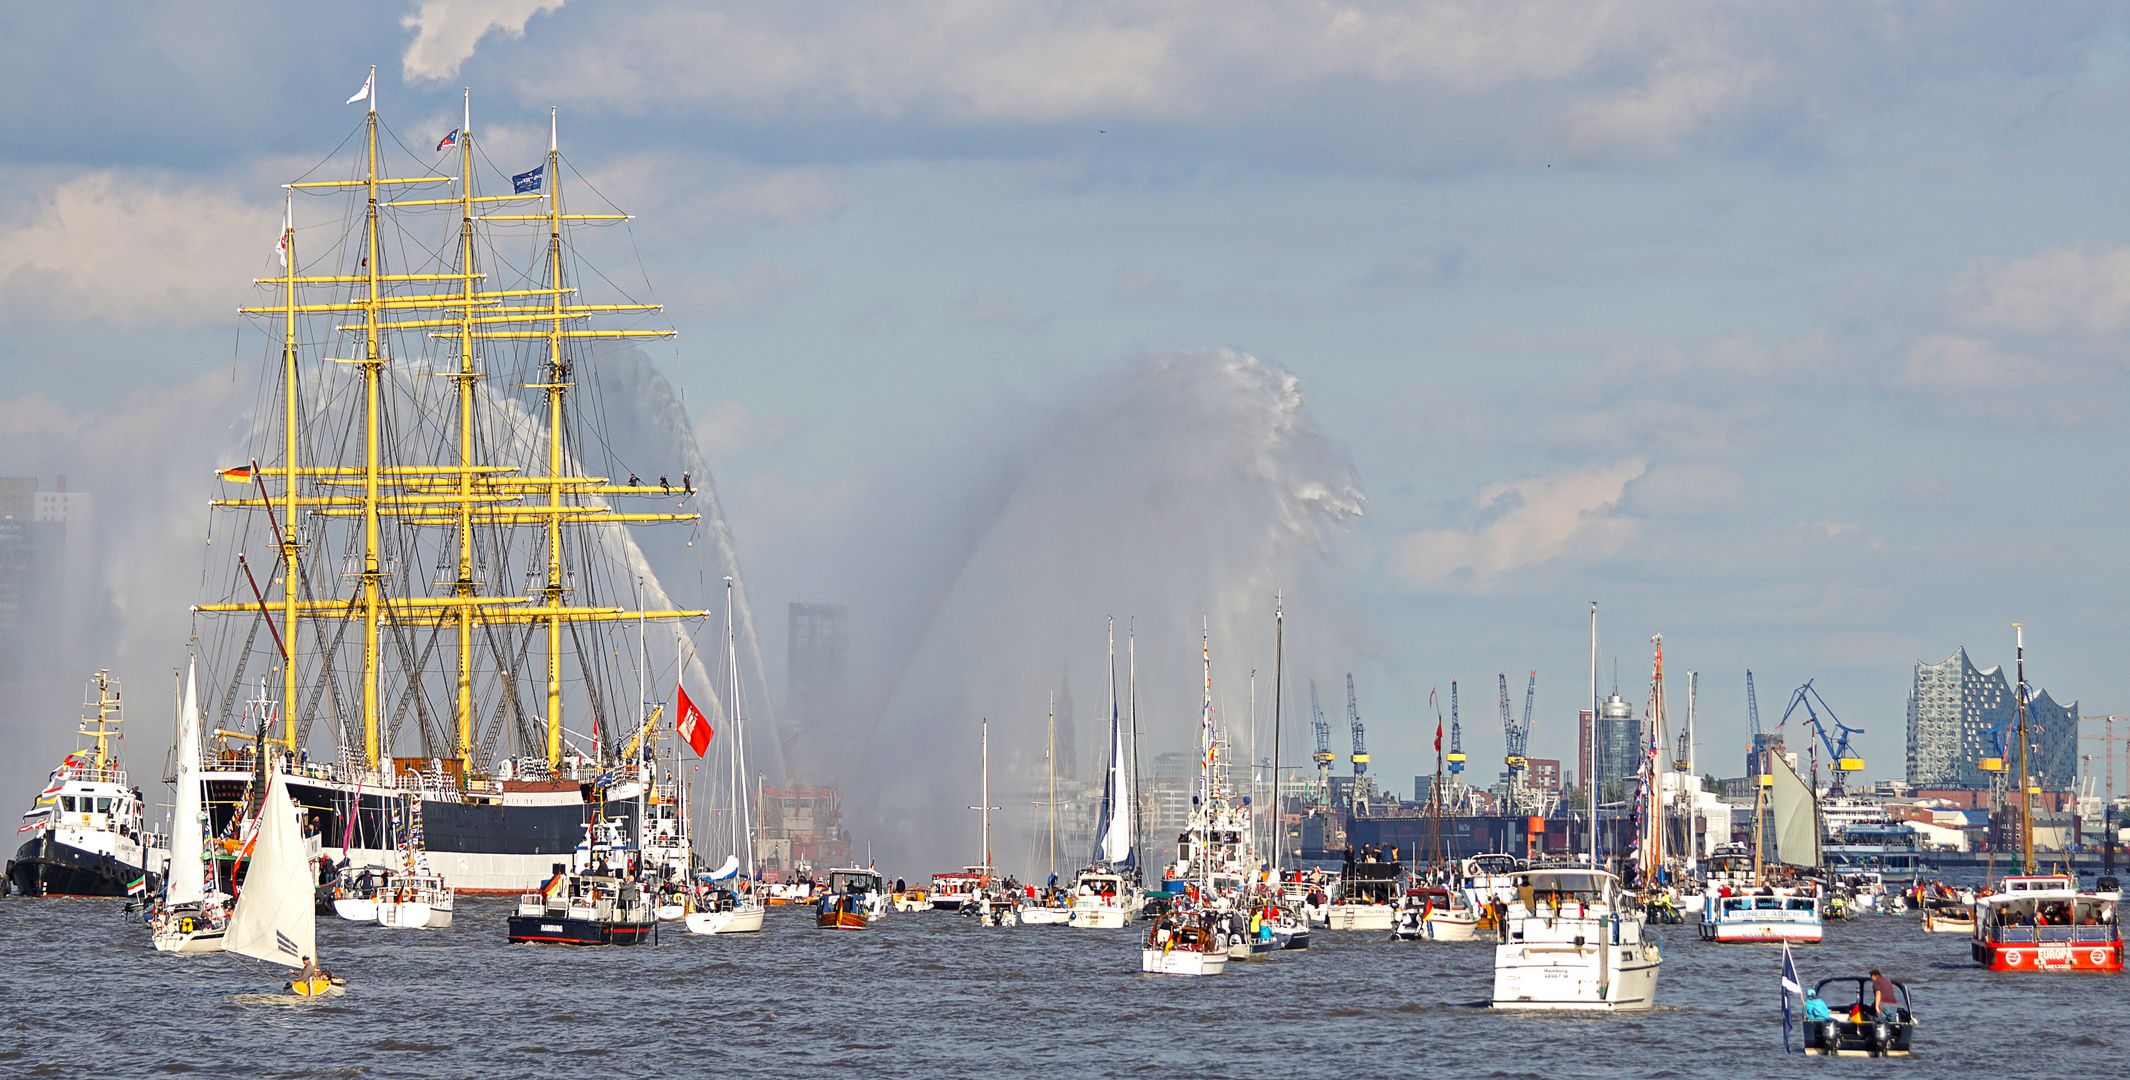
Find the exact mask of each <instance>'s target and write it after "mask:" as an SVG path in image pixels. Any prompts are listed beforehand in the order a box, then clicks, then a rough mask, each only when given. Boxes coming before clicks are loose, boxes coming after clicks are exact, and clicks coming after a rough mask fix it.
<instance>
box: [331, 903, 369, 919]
mask: <svg viewBox="0 0 2130 1080" xmlns="http://www.w3.org/2000/svg"><path fill="white" fill-rule="evenodd" d="M333 914H335V915H338V916H340V917H341V918H343V919H346V920H347V921H349V922H376V921H377V901H375V900H356V899H352V898H347V899H340V900H335V901H333Z"/></svg>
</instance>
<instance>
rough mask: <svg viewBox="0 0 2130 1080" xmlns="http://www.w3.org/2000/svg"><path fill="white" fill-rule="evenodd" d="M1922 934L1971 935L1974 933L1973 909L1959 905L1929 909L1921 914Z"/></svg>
mask: <svg viewBox="0 0 2130 1080" xmlns="http://www.w3.org/2000/svg"><path fill="white" fill-rule="evenodd" d="M1923 932H1924V933H1926V934H1972V933H1974V932H1975V909H1974V908H1971V907H1966V906H1959V905H1948V906H1946V907H1934V908H1930V909H1928V910H1926V911H1924V912H1923Z"/></svg>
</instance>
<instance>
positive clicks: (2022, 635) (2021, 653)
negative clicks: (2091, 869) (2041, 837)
mask: <svg viewBox="0 0 2130 1080" xmlns="http://www.w3.org/2000/svg"><path fill="white" fill-rule="evenodd" d="M2012 633H2013V635H2014V636H2015V639H2016V641H2017V646H2016V647H2017V649H2018V652H2017V653H2016V654H2015V655H2016V656H2017V657H2018V659H2019V670H2018V676H2019V683H2018V685H2016V686H2014V687H2013V688H2012V694H2013V701H2014V703H2015V704H2016V705H2017V707H2018V709H2019V852H2020V857H2021V859H2022V863H2021V865H2023V866H2024V867H2025V869H2024V870H2023V871H2022V872H2023V873H2027V874H2032V873H2033V872H2034V781H2033V780H2032V779H2030V778H2029V777H2028V775H2027V771H2026V631H2025V630H2024V629H2022V628H2021V627H2020V625H2019V624H2018V623H2013V624H2012Z"/></svg>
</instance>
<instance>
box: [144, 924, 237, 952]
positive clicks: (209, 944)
mask: <svg viewBox="0 0 2130 1080" xmlns="http://www.w3.org/2000/svg"><path fill="white" fill-rule="evenodd" d="M155 951H157V952H166V953H211V952H221V951H222V931H220V930H208V929H204V928H203V929H200V930H195V931H193V932H192V933H189V934H185V933H179V932H178V931H176V930H165V931H163V932H162V933H159V934H157V935H155Z"/></svg>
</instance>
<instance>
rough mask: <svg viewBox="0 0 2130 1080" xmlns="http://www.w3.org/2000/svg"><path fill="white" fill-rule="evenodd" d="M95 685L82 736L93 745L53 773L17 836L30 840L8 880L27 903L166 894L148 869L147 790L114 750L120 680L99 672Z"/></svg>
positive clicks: (159, 878)
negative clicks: (136, 784)
mask: <svg viewBox="0 0 2130 1080" xmlns="http://www.w3.org/2000/svg"><path fill="white" fill-rule="evenodd" d="M90 686H91V688H92V689H93V690H94V691H95V695H96V696H95V700H93V701H91V702H89V703H87V704H86V705H84V706H83V708H85V709H94V710H96V711H95V713H94V714H93V715H87V716H84V717H83V718H82V721H81V729H80V734H83V735H86V736H89V737H90V738H91V739H92V740H94V744H93V745H91V746H90V747H88V748H86V749H83V750H78V751H75V752H74V753H71V754H68V755H67V757H66V760H65V761H62V762H60V764H59V767H58V768H56V769H53V770H52V776H51V779H50V781H49V782H47V783H46V784H45V786H44V790H43V791H40V792H38V793H37V799H36V801H35V802H34V803H32V804H31V806H30V809H29V811H28V812H27V813H25V814H23V815H22V817H23V825H22V827H21V828H19V829H16V830H15V831H16V832H18V833H29V834H30V838H29V839H28V840H27V841H25V842H24V843H23V845H22V847H21V848H19V849H17V850H16V852H15V858H14V861H12V862H10V863H8V865H7V879H8V882H9V883H10V884H11V885H13V886H14V888H15V891H17V892H19V893H21V894H22V895H24V896H129V895H130V896H146V895H152V894H154V893H155V892H157V891H158V890H160V889H161V888H162V875H160V874H156V873H153V872H150V871H149V869H148V848H149V846H150V845H149V843H148V840H149V836H148V833H147V831H146V829H145V828H144V827H143V824H142V813H141V810H142V802H141V793H140V789H138V788H136V787H133V786H132V785H131V784H130V783H128V782H127V780H126V771H125V769H123V768H121V767H120V766H119V761H118V755H117V754H115V753H113V752H112V749H111V740H112V737H113V736H115V735H117V734H118V725H119V724H120V723H122V722H123V721H124V720H125V717H124V716H121V715H120V710H119V689H118V680H117V679H114V678H112V677H111V673H110V672H109V671H99V672H97V673H96V674H95V675H94V676H92V677H91V680H90Z"/></svg>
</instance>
